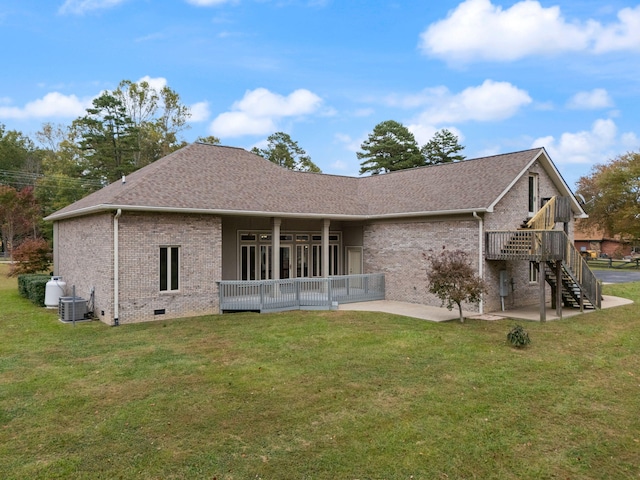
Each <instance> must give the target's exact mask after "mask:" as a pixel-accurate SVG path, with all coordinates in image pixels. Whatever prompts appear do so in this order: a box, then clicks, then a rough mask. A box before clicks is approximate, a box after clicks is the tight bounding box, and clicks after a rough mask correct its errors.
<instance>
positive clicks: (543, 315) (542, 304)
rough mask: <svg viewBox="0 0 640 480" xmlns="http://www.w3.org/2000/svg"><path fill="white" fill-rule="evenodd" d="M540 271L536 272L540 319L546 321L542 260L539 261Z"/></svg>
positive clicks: (544, 281)
mask: <svg viewBox="0 0 640 480" xmlns="http://www.w3.org/2000/svg"><path fill="white" fill-rule="evenodd" d="M539 265H540V271H539V272H538V277H539V278H538V281H539V282H540V321H541V322H546V321H547V305H546V303H547V302H546V300H545V298H544V297H545V287H546V280H545V278H544V276H545V271H544V262H540V263H539Z"/></svg>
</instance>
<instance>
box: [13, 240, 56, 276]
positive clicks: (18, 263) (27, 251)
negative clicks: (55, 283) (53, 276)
mask: <svg viewBox="0 0 640 480" xmlns="http://www.w3.org/2000/svg"><path fill="white" fill-rule="evenodd" d="M51 257H52V255H51V246H50V245H49V242H47V241H46V240H44V239H42V238H35V239H33V238H29V239H27V240H24V241H23V242H22V243H21V244H20V245H19V246H18V247H16V248H15V249H14V250H13V263H12V264H11V269H10V271H9V276H10V277H15V276H16V275H22V274H23V273H39V272H44V271H45V270H47V268H49V265H51Z"/></svg>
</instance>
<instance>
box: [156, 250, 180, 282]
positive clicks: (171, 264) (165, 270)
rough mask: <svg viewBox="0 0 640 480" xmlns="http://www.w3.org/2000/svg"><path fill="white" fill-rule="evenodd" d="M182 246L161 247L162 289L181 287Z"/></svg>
mask: <svg viewBox="0 0 640 480" xmlns="http://www.w3.org/2000/svg"><path fill="white" fill-rule="evenodd" d="M179 273H180V248H179V247H160V291H175V290H178V288H179V286H180V285H179Z"/></svg>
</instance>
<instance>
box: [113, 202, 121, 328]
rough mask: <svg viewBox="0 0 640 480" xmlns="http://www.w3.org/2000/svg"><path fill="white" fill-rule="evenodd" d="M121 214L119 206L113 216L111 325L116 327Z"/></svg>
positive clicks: (117, 319) (117, 321)
mask: <svg viewBox="0 0 640 480" xmlns="http://www.w3.org/2000/svg"><path fill="white" fill-rule="evenodd" d="M120 215H122V209H121V208H119V209H118V211H117V212H116V214H115V216H114V217H113V326H114V327H117V326H118V325H120V319H119V318H118V317H119V315H120V308H119V306H118V299H119V296H120V291H119V290H120V282H119V275H118V270H119V266H118V257H119V254H118V253H119V252H118V250H119V247H118V219H119V218H120Z"/></svg>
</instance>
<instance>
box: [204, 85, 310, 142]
mask: <svg viewBox="0 0 640 480" xmlns="http://www.w3.org/2000/svg"><path fill="white" fill-rule="evenodd" d="M321 104H322V99H321V98H320V97H319V96H317V95H316V94H315V93H312V92H310V91H309V90H305V89H299V90H295V91H294V92H292V93H291V94H289V95H287V96H283V95H279V94H277V93H273V92H270V91H269V90H267V89H266V88H257V89H255V90H249V91H247V92H246V93H245V95H244V97H243V98H242V99H241V100H239V101H237V102H235V103H234V104H233V105H232V107H231V110H232V111H230V112H225V113H222V114H220V115H218V116H217V117H216V118H215V120H214V121H213V122H212V123H211V125H210V127H209V130H210V131H211V133H212V134H213V135H217V136H220V137H238V136H242V135H263V134H267V133H273V132H274V131H276V130H277V121H278V120H280V119H282V118H285V117H300V116H303V115H308V114H311V113H315V112H316V111H317V110H318V109H319V108H320V106H321Z"/></svg>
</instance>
